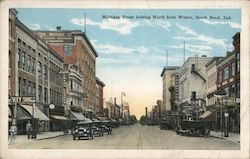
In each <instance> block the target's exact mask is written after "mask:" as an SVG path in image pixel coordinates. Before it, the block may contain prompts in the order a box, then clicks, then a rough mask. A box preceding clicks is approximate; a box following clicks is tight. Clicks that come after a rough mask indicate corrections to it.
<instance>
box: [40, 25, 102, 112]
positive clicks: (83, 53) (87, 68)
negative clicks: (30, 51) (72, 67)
mask: <svg viewBox="0 0 250 159" xmlns="http://www.w3.org/2000/svg"><path fill="white" fill-rule="evenodd" d="M36 33H37V34H38V35H39V36H40V37H41V38H42V39H43V40H45V41H46V42H47V43H48V44H49V45H50V47H51V48H53V49H54V50H55V51H56V52H57V53H58V54H59V55H61V56H62V57H63V58H64V61H65V63H66V64H77V65H79V69H80V74H81V76H82V78H83V80H82V87H83V91H84V93H85V94H86V96H87V98H84V100H83V109H84V111H88V112H94V106H95V104H96V75H95V74H96V57H97V56H98V54H97V52H96V51H95V49H94V47H93V46H92V44H91V43H90V41H89V39H88V37H87V36H86V34H85V33H83V32H82V31H80V30H60V27H57V30H56V31H37V32H36Z"/></svg>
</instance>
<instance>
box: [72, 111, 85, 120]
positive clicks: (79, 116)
mask: <svg viewBox="0 0 250 159" xmlns="http://www.w3.org/2000/svg"><path fill="white" fill-rule="evenodd" d="M70 117H71V119H72V120H80V121H81V120H85V118H86V117H85V116H83V115H82V113H79V112H74V111H71V114H70Z"/></svg>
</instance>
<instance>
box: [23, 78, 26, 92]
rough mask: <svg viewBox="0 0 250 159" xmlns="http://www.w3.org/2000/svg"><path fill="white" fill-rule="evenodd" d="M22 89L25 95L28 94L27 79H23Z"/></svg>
mask: <svg viewBox="0 0 250 159" xmlns="http://www.w3.org/2000/svg"><path fill="white" fill-rule="evenodd" d="M22 90H23V94H22V95H23V96H25V95H26V80H25V79H23V86H22Z"/></svg>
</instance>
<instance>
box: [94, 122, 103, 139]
mask: <svg viewBox="0 0 250 159" xmlns="http://www.w3.org/2000/svg"><path fill="white" fill-rule="evenodd" d="M92 129H93V132H94V135H98V136H103V127H102V122H101V121H100V120H97V119H94V120H93V125H92Z"/></svg>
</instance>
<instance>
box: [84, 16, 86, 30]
mask: <svg viewBox="0 0 250 159" xmlns="http://www.w3.org/2000/svg"><path fill="white" fill-rule="evenodd" d="M84 33H85V34H86V12H84Z"/></svg>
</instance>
